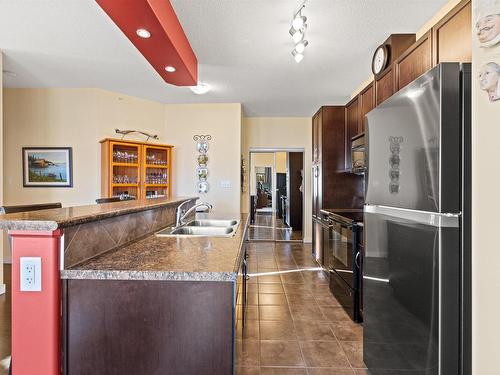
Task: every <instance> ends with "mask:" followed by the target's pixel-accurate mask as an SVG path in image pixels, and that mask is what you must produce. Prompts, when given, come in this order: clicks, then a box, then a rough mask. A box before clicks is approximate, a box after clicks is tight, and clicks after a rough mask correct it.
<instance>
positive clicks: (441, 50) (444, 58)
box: [432, 0, 472, 65]
mask: <svg viewBox="0 0 500 375" xmlns="http://www.w3.org/2000/svg"><path fill="white" fill-rule="evenodd" d="M432 40H433V57H434V64H435V65H436V64H439V63H442V62H471V61H472V5H471V2H470V0H464V1H461V2H460V3H459V4H458V5H457V6H456V7H455V8H453V9H452V10H451V11H450V12H449V13H448V14H447V15H446V16H445V17H443V18H442V19H441V20H440V21H439V22H438V23H437V24H436V25H435V26H434V27H433V28H432Z"/></svg>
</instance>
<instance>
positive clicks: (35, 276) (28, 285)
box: [20, 257, 42, 292]
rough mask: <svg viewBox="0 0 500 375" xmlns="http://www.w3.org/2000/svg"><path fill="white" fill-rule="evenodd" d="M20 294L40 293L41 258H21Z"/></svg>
mask: <svg viewBox="0 0 500 375" xmlns="http://www.w3.org/2000/svg"><path fill="white" fill-rule="evenodd" d="M20 263H21V264H20V271H21V272H20V274H21V292H41V291H42V258H40V257H21V258H20Z"/></svg>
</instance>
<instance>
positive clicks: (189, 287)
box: [63, 280, 235, 375]
mask: <svg viewBox="0 0 500 375" xmlns="http://www.w3.org/2000/svg"><path fill="white" fill-rule="evenodd" d="M64 284H65V287H64V288H63V290H64V293H65V296H64V297H63V300H64V301H65V303H64V308H65V313H64V316H65V317H66V319H65V320H64V325H63V326H64V327H65V328H64V329H65V336H66V337H67V341H66V343H65V348H66V350H65V353H66V356H67V358H65V365H66V373H67V374H71V375H79V374H81V375H84V374H85V375H87V374H106V375H108V374H109V375H112V374H116V375H122V374H176V375H184V374H185V375H188V374H189V375H194V374H200V375H201V374H214V375H215V374H228V375H229V374H232V373H233V324H234V312H233V311H234V309H233V307H234V305H233V300H234V293H235V290H234V286H235V284H234V283H233V282H216V281H146V280H65V283H64Z"/></svg>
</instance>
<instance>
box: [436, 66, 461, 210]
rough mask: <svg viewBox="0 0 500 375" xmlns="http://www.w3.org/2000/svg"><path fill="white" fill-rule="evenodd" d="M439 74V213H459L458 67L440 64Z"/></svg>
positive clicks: (459, 137) (459, 130)
mask: <svg viewBox="0 0 500 375" xmlns="http://www.w3.org/2000/svg"><path fill="white" fill-rule="evenodd" d="M440 68H441V72H440V76H441V79H440V81H441V93H440V94H441V119H440V120H441V136H440V138H441V150H440V152H441V156H440V166H439V169H440V175H441V178H440V184H441V186H440V198H441V199H440V207H439V212H445V213H456V212H460V193H461V188H460V185H461V184H460V182H461V181H460V179H461V174H462V173H461V158H460V157H458V156H459V155H461V151H462V150H461V147H460V140H461V135H462V134H461V133H462V129H461V128H462V126H461V125H462V121H461V118H460V117H461V113H460V112H461V111H460V106H461V102H460V101H461V96H462V95H461V92H460V90H461V87H460V86H461V84H460V81H461V79H460V76H461V72H460V64H457V63H442V64H441V65H440Z"/></svg>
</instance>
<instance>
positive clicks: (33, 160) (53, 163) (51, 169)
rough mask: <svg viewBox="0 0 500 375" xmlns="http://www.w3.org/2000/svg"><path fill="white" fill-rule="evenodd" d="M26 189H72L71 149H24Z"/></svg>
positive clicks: (24, 183) (24, 180) (24, 181)
mask: <svg viewBox="0 0 500 375" xmlns="http://www.w3.org/2000/svg"><path fill="white" fill-rule="evenodd" d="M23 186H24V187H72V186H73V158H72V149H71V147H23Z"/></svg>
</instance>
